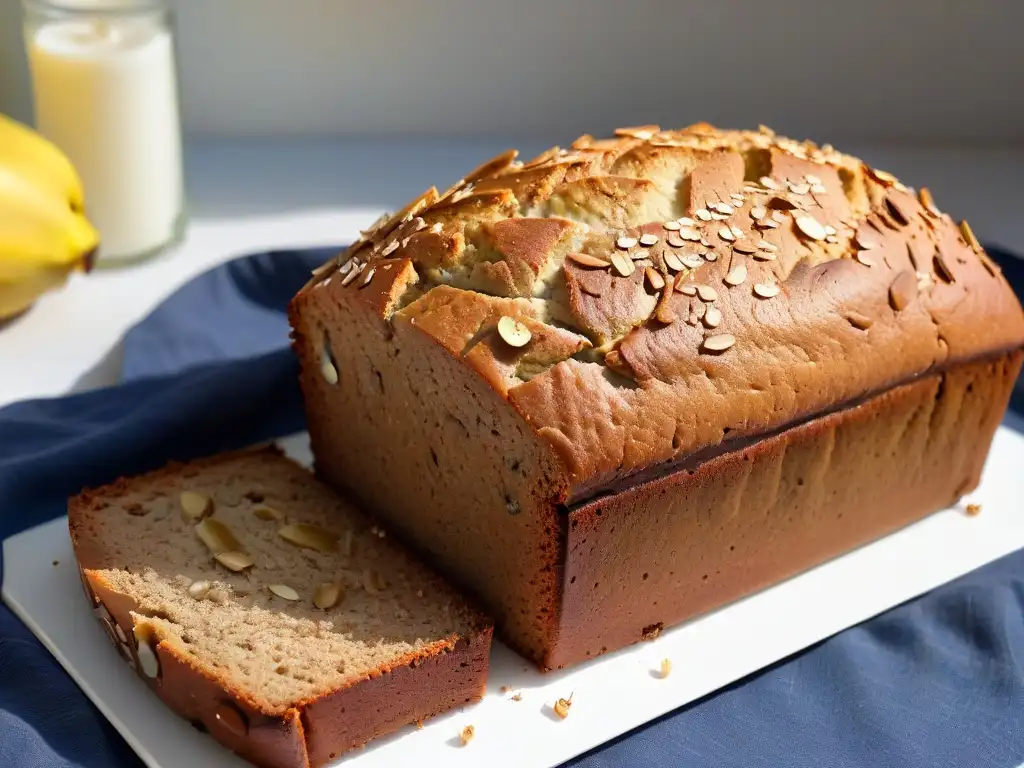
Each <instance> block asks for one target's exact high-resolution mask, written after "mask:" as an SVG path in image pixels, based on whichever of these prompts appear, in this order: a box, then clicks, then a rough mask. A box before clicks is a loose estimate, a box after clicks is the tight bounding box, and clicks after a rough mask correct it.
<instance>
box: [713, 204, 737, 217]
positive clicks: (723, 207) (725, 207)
mask: <svg viewBox="0 0 1024 768" xmlns="http://www.w3.org/2000/svg"><path fill="white" fill-rule="evenodd" d="M714 210H716V211H718V212H719V213H722V214H725V215H726V216H731V215H732V214H734V213H736V211H735V209H734V208H733V207H732V206H731V205H729V204H728V203H715V206H714Z"/></svg>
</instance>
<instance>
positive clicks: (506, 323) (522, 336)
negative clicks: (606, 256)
mask: <svg viewBox="0 0 1024 768" xmlns="http://www.w3.org/2000/svg"><path fill="white" fill-rule="evenodd" d="M616 255H619V254H616ZM498 335H499V336H501V338H502V341H504V342H505V343H506V344H508V345H509V346H510V347H516V348H519V347H525V346H526V345H527V344H529V343H530V339H531V338H532V336H533V334H532V333H530V329H529V328H527V327H526V326H525V325H524V324H523V323H521V322H519V321H518V320H516V319H515V318H514V317H510V316H509V315H503V316H502V317H501V319H500V320H498Z"/></svg>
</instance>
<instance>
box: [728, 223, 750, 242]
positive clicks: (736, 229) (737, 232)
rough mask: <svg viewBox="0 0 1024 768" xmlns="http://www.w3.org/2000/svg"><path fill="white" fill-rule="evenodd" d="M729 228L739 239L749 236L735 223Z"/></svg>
mask: <svg viewBox="0 0 1024 768" xmlns="http://www.w3.org/2000/svg"><path fill="white" fill-rule="evenodd" d="M729 230H730V231H731V232H732V236H733V237H735V238H736V239H737V240H740V239H742V238H744V237H746V236H747V235H746V233H745V232H744V231H743V230H742V229H740V228H739V227H737V226H736V225H735V224H733V225H732V226H731V227H729Z"/></svg>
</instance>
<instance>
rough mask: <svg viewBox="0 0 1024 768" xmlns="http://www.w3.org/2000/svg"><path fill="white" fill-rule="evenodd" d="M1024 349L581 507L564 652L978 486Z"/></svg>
mask: <svg viewBox="0 0 1024 768" xmlns="http://www.w3.org/2000/svg"><path fill="white" fill-rule="evenodd" d="M1021 357H1022V355H1021V353H1020V352H1018V353H1015V354H1011V355H1004V356H1002V357H999V358H997V359H994V360H987V361H977V362H974V363H968V364H964V365H958V366H955V367H953V368H952V369H950V371H949V372H948V373H946V374H942V375H935V376H928V377H925V378H923V379H920V380H918V381H915V382H913V383H910V384H906V385H903V386H899V387H895V388H893V389H891V390H888V391H886V392H884V393H881V394H880V395H878V396H877V397H873V398H871V399H869V400H867V401H865V402H864V403H861V404H860V405H858V406H856V407H852V408H845V409H843V410H841V411H838V412H836V413H832V414H829V415H827V416H823V417H821V418H817V419H813V420H811V421H809V422H806V423H804V424H800V425H797V426H794V427H793V428H791V429H788V430H785V431H783V432H781V433H779V434H776V435H771V436H768V437H765V438H762V439H758V440H753V441H746V442H745V441H736V442H735V444H734V447H733V448H731V449H730V450H727V451H725V452H722V453H719V454H718V455H716V456H709V457H706V458H704V459H703V460H701V461H694V462H692V463H687V464H686V465H684V466H681V467H678V468H677V469H676V470H675V471H673V472H670V473H667V474H664V475H663V476H660V477H657V478H654V479H652V480H647V481H644V482H638V483H633V484H631V485H630V486H629V487H627V488H624V489H622V490H621V491H620V492H618V493H614V494H611V495H608V496H603V497H601V498H598V499H595V500H593V501H591V502H589V503H587V504H584V505H582V506H579V507H576V508H574V509H572V510H571V511H570V512H569V514H568V521H567V527H568V530H567V534H566V536H567V546H566V554H565V567H564V576H563V592H562V598H561V611H560V622H561V623H560V631H559V632H558V634H557V641H556V642H554V643H553V644H552V645H551V647H550V649H549V652H548V655H547V657H546V658H545V659H544V665H545V666H546V667H547V668H558V667H564V666H567V665H569V664H573V663H576V662H579V661H583V660H585V659H588V658H592V657H594V656H597V655H599V654H601V653H603V652H604V651H606V650H611V649H615V648H619V647H622V646H624V645H628V644H630V643H635V642H639V641H641V640H644V639H647V638H648V637H650V636H651V635H652V634H654V633H656V632H657V631H658V629H659V628H660V627H670V626H673V625H675V624H678V623H680V622H682V621H686V620H688V619H691V618H693V617H695V616H699V615H701V614H704V613H706V612H708V611H711V610H714V609H716V608H719V607H721V606H722V605H724V604H727V603H730V602H732V601H734V600H737V599H739V598H741V597H743V596H745V595H748V594H750V593H752V592H755V591H757V590H760V589H764V588H766V587H768V586H770V585H772V584H776V583H779V582H780V581H782V580H783V579H786V578H789V577H790V576H793V575H795V574H797V573H800V572H802V571H804V570H806V569H808V568H810V567H812V566H814V565H817V564H818V563H821V562H823V561H825V560H828V559H830V558H832V557H836V556H838V555H840V554H842V553H844V552H846V551H849V550H851V549H853V548H854V547H857V546H860V545H863V544H865V543H868V542H870V541H872V540H875V539H877V538H880V537H881V536H884V535H886V534H888V533H891V532H892V531H895V530H897V529H899V528H901V527H903V526H905V525H908V524H910V523H912V522H914V521H916V520H918V519H920V518H922V517H924V516H925V515H927V514H929V513H931V512H933V511H934V510H936V509H940V508H942V507H946V506H948V505H952V504H955V503H956V502H957V501H958V500H959V498H960V497H961V496H962V495H963V494H965V493H967V492H969V491H970V490H972V489H973V488H974V487H976V486H977V484H978V482H979V480H980V477H981V470H982V466H983V464H984V461H985V457H986V455H987V453H988V447H989V444H990V441H991V439H992V434H993V433H994V431H995V429H996V427H997V425H998V424H999V420H1000V418H1001V416H1002V413H1003V410H1004V408H1005V405H1006V400H1007V398H1008V397H1009V393H1010V391H1011V390H1012V388H1013V382H1014V380H1015V378H1016V376H1017V373H1018V371H1019V370H1020V363H1021Z"/></svg>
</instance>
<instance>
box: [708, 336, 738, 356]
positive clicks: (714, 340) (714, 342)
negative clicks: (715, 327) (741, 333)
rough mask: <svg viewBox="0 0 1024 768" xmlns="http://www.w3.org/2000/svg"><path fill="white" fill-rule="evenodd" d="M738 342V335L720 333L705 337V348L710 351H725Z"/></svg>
mask: <svg viewBox="0 0 1024 768" xmlns="http://www.w3.org/2000/svg"><path fill="white" fill-rule="evenodd" d="M735 343H736V337H735V336H733V335H732V334H730V333H720V334H718V335H716V336H708V337H707V338H706V339H704V349H705V350H707V351H708V352H724V351H725V350H727V349H729V347H731V346H732V345H733V344H735Z"/></svg>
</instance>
